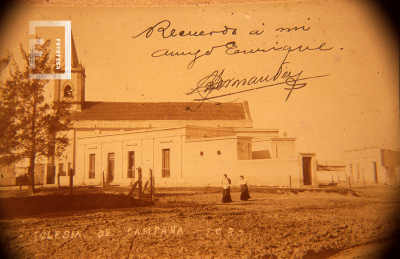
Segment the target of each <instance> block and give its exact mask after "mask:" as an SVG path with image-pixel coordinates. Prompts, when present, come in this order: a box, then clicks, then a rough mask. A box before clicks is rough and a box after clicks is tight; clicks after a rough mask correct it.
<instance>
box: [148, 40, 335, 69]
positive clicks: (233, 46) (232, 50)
mask: <svg viewBox="0 0 400 259" xmlns="http://www.w3.org/2000/svg"><path fill="white" fill-rule="evenodd" d="M277 43H278V42H277ZM326 44H327V43H326V42H323V43H321V44H320V45H319V46H318V45H317V46H316V47H310V46H303V45H300V46H296V47H292V46H288V45H286V46H283V47H282V46H281V47H277V46H273V47H269V48H257V49H247V50H246V49H238V46H237V43H236V42H235V41H231V42H228V43H226V44H223V45H217V46H213V47H211V49H209V50H205V51H204V50H201V49H198V50H197V51H188V52H184V51H171V50H169V49H160V50H156V51H154V52H153V53H152V54H151V56H152V57H154V58H159V57H162V56H165V57H174V56H194V58H193V59H192V60H191V61H190V63H189V65H188V66H187V69H191V68H192V67H193V66H194V64H195V62H196V60H198V59H199V58H201V57H206V56H210V55H211V54H213V51H214V50H215V49H219V48H221V49H223V50H225V54H226V55H237V54H256V53H266V52H269V51H285V52H288V53H290V52H293V51H298V52H304V51H313V50H317V51H328V50H331V49H333V47H330V48H326V47H325V45H326Z"/></svg>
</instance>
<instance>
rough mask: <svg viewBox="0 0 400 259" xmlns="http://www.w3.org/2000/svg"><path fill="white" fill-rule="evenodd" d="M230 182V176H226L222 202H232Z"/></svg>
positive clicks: (223, 184)
mask: <svg viewBox="0 0 400 259" xmlns="http://www.w3.org/2000/svg"><path fill="white" fill-rule="evenodd" d="M229 185H230V182H229V179H228V176H227V175H226V174H224V179H223V180H222V188H223V193H222V202H232V198H231V190H230V187H229Z"/></svg>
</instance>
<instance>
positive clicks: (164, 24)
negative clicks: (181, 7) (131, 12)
mask: <svg viewBox="0 0 400 259" xmlns="http://www.w3.org/2000/svg"><path fill="white" fill-rule="evenodd" d="M170 26H171V22H170V21H169V20H164V21H161V22H159V23H157V24H156V25H154V26H150V27H149V28H147V29H146V30H144V31H142V32H141V33H139V34H138V35H136V36H132V38H137V37H139V36H141V35H145V36H146V38H149V37H150V36H151V35H152V34H153V32H154V30H156V29H157V30H156V31H157V32H159V33H160V34H161V36H162V37H163V38H164V39H167V38H170V37H176V36H180V37H185V36H195V37H198V36H213V35H214V34H223V35H225V34H227V33H229V32H230V33H231V34H232V35H236V32H237V29H236V28H229V27H227V26H224V27H225V29H223V30H219V31H208V32H205V31H195V32H192V31H184V30H180V31H179V32H177V30H176V29H170V30H168V29H169V27H170Z"/></svg>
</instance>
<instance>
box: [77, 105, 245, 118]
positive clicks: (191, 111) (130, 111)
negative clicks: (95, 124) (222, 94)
mask: <svg viewBox="0 0 400 259" xmlns="http://www.w3.org/2000/svg"><path fill="white" fill-rule="evenodd" d="M199 105H200V103H198V102H157V103H150V102H149V103H135V102H84V103H83V104H82V111H74V112H71V119H72V120H245V119H246V114H245V105H244V104H243V103H221V104H214V103H203V104H202V105H201V106H200V108H199V109H197V110H196V108H197V107H199Z"/></svg>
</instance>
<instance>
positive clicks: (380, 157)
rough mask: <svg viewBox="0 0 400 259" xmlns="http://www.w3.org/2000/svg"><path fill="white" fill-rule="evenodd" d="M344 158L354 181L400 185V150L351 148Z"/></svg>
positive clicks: (348, 172) (349, 174) (347, 169)
mask: <svg viewBox="0 0 400 259" xmlns="http://www.w3.org/2000/svg"><path fill="white" fill-rule="evenodd" d="M343 158H344V160H345V162H346V172H347V175H348V176H350V177H351V178H352V182H353V183H360V184H386V185H400V170H399V169H400V150H389V149H381V148H369V149H362V150H351V151H347V152H345V153H344V155H343Z"/></svg>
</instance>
